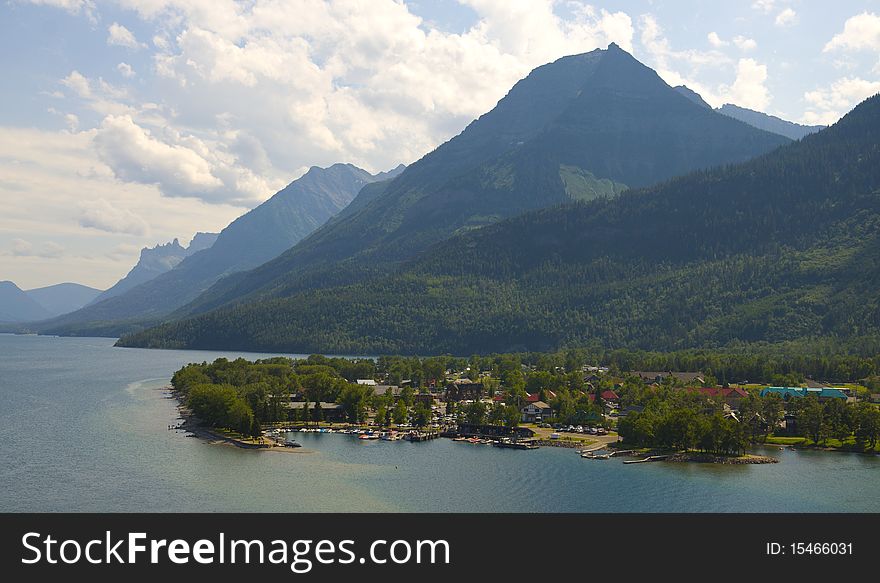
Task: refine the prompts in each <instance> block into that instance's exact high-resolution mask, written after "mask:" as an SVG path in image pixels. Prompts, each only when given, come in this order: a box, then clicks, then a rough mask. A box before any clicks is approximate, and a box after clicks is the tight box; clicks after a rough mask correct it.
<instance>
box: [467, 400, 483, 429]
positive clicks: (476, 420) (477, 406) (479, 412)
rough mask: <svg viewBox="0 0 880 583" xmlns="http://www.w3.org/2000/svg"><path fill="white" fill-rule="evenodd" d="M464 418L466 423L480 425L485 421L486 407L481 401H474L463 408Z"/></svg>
mask: <svg viewBox="0 0 880 583" xmlns="http://www.w3.org/2000/svg"><path fill="white" fill-rule="evenodd" d="M464 418H465V421H466V422H467V423H473V424H474V425H482V424H483V422H484V421H485V420H486V405H485V404H483V402H482V401H474V402H473V403H470V404H469V405H466V406H465V408H464Z"/></svg>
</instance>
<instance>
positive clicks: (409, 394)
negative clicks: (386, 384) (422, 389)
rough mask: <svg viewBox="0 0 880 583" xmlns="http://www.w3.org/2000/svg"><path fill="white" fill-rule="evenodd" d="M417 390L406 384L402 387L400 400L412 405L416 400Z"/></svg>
mask: <svg viewBox="0 0 880 583" xmlns="http://www.w3.org/2000/svg"><path fill="white" fill-rule="evenodd" d="M415 394H416V393H415V391H414V390H413V388H412V387H410V386H408V385H407V386H405V387H403V388H402V389H400V400H401V401H403V402H404V403H405V404H406V406H407V407H412V405H413V402H414V401H415Z"/></svg>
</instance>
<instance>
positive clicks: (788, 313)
mask: <svg viewBox="0 0 880 583" xmlns="http://www.w3.org/2000/svg"><path fill="white" fill-rule="evenodd" d="M710 113H711V112H710ZM878 286H880V96H875V97H873V98H871V99H869V100H867V101H866V102H864V103H862V104H861V105H859V106H858V107H857V108H856V109H854V110H853V111H852V112H851V113H850V114H848V115H847V116H846V117H844V118H843V119H842V120H841V121H840V122H838V123H837V124H835V125H834V126H832V127H830V128H828V129H826V130H824V131H822V132H820V133H818V134H814V135H810V136H807V137H805V138H804V139H802V140H800V141H799V142H796V143H793V144H790V145H788V146H785V147H783V148H779V149H777V150H776V151H774V152H772V153H769V154H767V155H764V156H761V157H758V158H756V159H754V160H751V161H749V162H746V163H743V164H739V165H732V166H725V167H720V168H717V169H714V170H711V171H708V172H698V173H694V174H691V175H689V176H685V177H682V178H677V179H674V180H671V181H668V182H666V183H663V184H660V185H657V186H654V187H650V188H646V189H641V190H630V191H628V192H626V193H623V194H622V195H620V196H619V197H616V198H611V199H597V200H593V201H590V202H586V203H573V204H568V205H561V206H556V207H553V208H548V209H543V210H538V211H534V212H530V213H526V214H523V215H521V216H518V217H515V218H512V219H509V220H506V221H502V222H499V223H497V224H495V225H490V226H487V227H485V228H482V229H479V230H475V231H472V232H467V233H462V234H460V235H458V236H455V237H452V238H450V239H449V240H448V241H446V242H445V243H443V244H441V245H438V246H435V247H433V248H432V249H430V250H428V251H427V252H426V253H424V254H423V255H421V256H420V257H419V258H417V259H416V260H413V261H410V262H408V263H405V264H402V265H400V266H399V267H398V269H396V271H394V272H393V273H392V274H390V276H387V277H378V278H372V279H367V280H364V281H362V282H359V283H356V284H351V285H345V286H337V287H333V288H329V289H321V290H314V291H304V292H301V293H298V294H296V295H294V296H292V297H287V298H272V299H267V300H263V301H259V302H251V303H248V304H243V305H238V306H234V307H231V308H224V309H220V310H216V311H213V312H210V313H207V314H204V315H201V316H197V317H194V318H190V319H185V320H180V321H176V322H172V323H169V324H166V325H163V326H160V327H157V328H154V329H152V330H147V331H145V332H142V333H140V334H137V335H133V336H131V337H128V338H123V339H122V340H121V341H120V343H121V344H123V345H126V346H148V347H189V348H217V349H231V348H239V349H242V348H248V349H252V350H266V351H291V352H329V353H339V354H352V353H355V354H356V353H365V354H366V353H421V354H441V353H452V354H471V353H475V352H476V353H478V352H483V353H486V352H493V351H497V352H505V351H512V350H549V349H555V348H559V347H566V346H577V345H583V344H586V343H590V342H600V343H602V344H604V345H605V346H611V347H632V348H644V349H654V350H665V349H680V348H692V347H718V346H729V345H731V343H734V344H736V343H742V342H792V341H794V342H800V343H804V342H813V343H816V342H818V343H821V342H827V343H833V344H834V346H835V347H836V349H838V350H839V349H841V348H842V347H844V348H845V347H847V346H853V347H864V346H878V345H880V303H878V296H877V293H876V290H877V288H878ZM862 350H864V348H862Z"/></svg>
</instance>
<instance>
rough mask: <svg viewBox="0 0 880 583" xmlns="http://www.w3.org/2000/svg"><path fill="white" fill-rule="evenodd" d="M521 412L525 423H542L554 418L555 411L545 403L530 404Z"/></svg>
mask: <svg viewBox="0 0 880 583" xmlns="http://www.w3.org/2000/svg"><path fill="white" fill-rule="evenodd" d="M520 412H521V413H522V421H523V423H541V422H543V421H547V420H549V419H550V418H551V417H552V416H553V409H551V408H550V405H548V404H547V403H545V402H544V401H535V402H534V403H529V404H528V405H526V406H525V407H523V408H522V409H520Z"/></svg>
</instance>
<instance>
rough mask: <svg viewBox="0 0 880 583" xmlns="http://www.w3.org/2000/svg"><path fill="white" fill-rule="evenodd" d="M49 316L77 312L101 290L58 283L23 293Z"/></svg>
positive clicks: (76, 284) (74, 284)
mask: <svg viewBox="0 0 880 583" xmlns="http://www.w3.org/2000/svg"><path fill="white" fill-rule="evenodd" d="M25 293H26V294H27V295H28V297H29V298H31V299H32V300H34V301H35V302H37V303H38V304H39V305H40V306H42V307H43V308H44V309H45V310H46V311H47V312H48V313H49V316H60V315H61V314H67V313H68V312H73V311H74V310H78V309H80V308H82V307H83V306H85V305H86V304H88V303H89V302H91V301H92V300H94V299H95V298H96V297H98V296H99V295H100V294H101V290H99V289H95V288H93V287H88V286H85V285H81V284H78V283H59V284H56V285H50V286H47V287H41V288H36V289H31V290H28V291H26V292H25Z"/></svg>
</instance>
